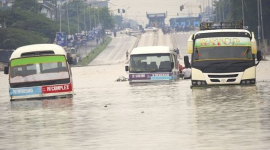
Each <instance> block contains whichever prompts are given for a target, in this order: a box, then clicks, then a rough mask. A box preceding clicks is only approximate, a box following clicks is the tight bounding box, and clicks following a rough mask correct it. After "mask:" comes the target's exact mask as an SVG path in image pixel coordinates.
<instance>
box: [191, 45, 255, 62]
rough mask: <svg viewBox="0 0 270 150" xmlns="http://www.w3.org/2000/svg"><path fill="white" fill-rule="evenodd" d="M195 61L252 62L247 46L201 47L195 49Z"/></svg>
mask: <svg viewBox="0 0 270 150" xmlns="http://www.w3.org/2000/svg"><path fill="white" fill-rule="evenodd" d="M194 55H195V57H194V58H195V61H201V60H252V53H251V48H250V47H247V46H237V47H236V46H223V47H222V46H219V47H201V48H196V49H195V54H194Z"/></svg>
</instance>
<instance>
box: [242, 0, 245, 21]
mask: <svg viewBox="0 0 270 150" xmlns="http://www.w3.org/2000/svg"><path fill="white" fill-rule="evenodd" d="M242 20H243V26H245V12H244V0H242Z"/></svg>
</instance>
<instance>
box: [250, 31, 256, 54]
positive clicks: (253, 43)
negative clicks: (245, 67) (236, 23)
mask: <svg viewBox="0 0 270 150" xmlns="http://www.w3.org/2000/svg"><path fill="white" fill-rule="evenodd" d="M251 34H252V39H251V52H252V54H256V53H257V42H256V39H255V36H254V33H253V32H252V33H251Z"/></svg>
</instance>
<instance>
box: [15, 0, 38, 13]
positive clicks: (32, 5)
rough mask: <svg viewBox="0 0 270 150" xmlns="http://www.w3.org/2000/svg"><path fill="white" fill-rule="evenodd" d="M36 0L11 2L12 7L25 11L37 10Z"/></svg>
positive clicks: (35, 11)
mask: <svg viewBox="0 0 270 150" xmlns="http://www.w3.org/2000/svg"><path fill="white" fill-rule="evenodd" d="M38 6H39V5H38V3H37V0H16V1H15V2H14V4H13V6H12V7H13V9H21V10H25V11H30V12H34V13H37V12H38Z"/></svg>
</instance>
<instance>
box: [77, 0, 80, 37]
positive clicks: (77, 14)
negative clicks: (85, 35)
mask: <svg viewBox="0 0 270 150" xmlns="http://www.w3.org/2000/svg"><path fill="white" fill-rule="evenodd" d="M78 7H79V6H78V4H77V20H78V33H80V24H79V13H78V11H79V8H78Z"/></svg>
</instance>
